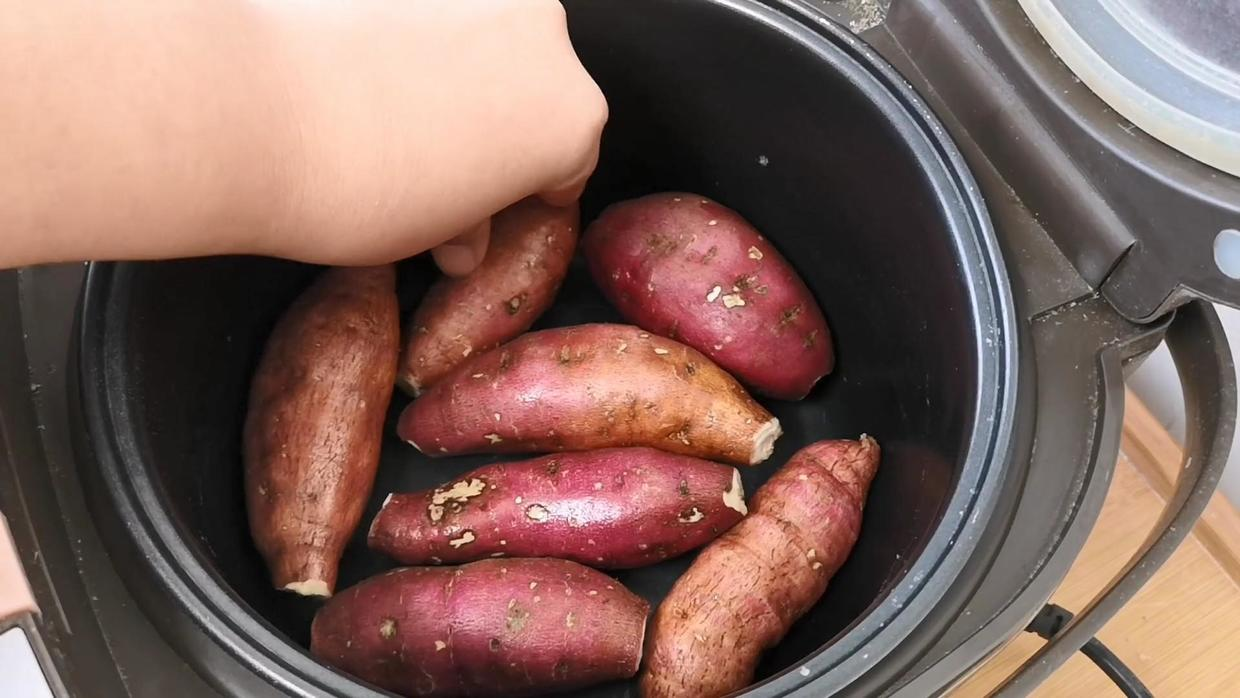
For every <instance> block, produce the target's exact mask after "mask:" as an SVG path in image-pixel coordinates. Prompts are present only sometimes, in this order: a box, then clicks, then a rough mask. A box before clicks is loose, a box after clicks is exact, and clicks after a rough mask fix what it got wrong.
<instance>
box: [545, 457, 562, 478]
mask: <svg viewBox="0 0 1240 698" xmlns="http://www.w3.org/2000/svg"><path fill="white" fill-rule="evenodd" d="M559 472H560V460H559V459H558V458H553V459H551V461H549V462H548V463H547V474H548V475H550V476H552V477H555V476H556V475H558V474H559Z"/></svg>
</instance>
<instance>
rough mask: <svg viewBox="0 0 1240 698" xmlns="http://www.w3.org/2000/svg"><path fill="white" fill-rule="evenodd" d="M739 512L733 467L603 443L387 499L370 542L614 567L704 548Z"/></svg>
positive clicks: (406, 558) (407, 549)
mask: <svg viewBox="0 0 1240 698" xmlns="http://www.w3.org/2000/svg"><path fill="white" fill-rule="evenodd" d="M744 515H745V500H744V491H743V489H742V486H741V475H740V473H738V472H737V471H736V468H731V467H728V466H725V465H719V464H718V463H712V462H710V461H705V460H700V459H698V458H690V457H688V456H678V455H673V454H671V453H664V452H662V451H656V450H654V449H652V448H611V449H600V450H597V451H585V452H579V453H564V454H559V455H554V456H546V457H543V458H536V459H534V460H528V461H522V462H519V463H499V464H496V465H488V466H484V467H482V468H478V469H477V470H474V471H472V472H469V473H466V474H464V475H462V476H460V477H459V478H457V479H456V480H455V481H453V482H450V483H448V484H445V485H443V486H442V487H438V488H436V489H433V490H427V491H424V492H415V493H413V494H394V495H391V496H389V497H388V499H387V501H385V502H384V503H383V508H382V509H381V510H380V511H379V514H378V516H376V517H375V521H374V524H372V525H371V527H370V547H371V548H373V549H375V550H378V551H380V552H383V553H385V554H387V555H388V556H390V557H392V558H395V559H396V560H397V561H399V562H401V563H403V564H407V565H425V564H432V563H433V564H441V563H445V562H446V563H449V564H455V563H461V562H469V561H470V560H481V559H485V558H489V557H499V556H512V557H557V558H563V559H566V560H575V561H577V562H580V563H583V564H586V565H590V566H591V567H602V568H612V569H620V568H627V567H641V566H644V565H650V564H654V563H656V562H659V561H661V560H666V559H667V558H669V557H675V556H677V555H680V554H682V553H685V552H687V551H689V550H692V549H694V548H697V547H699V546H702V545H705V544H706V543H707V542H709V541H710V540H712V539H714V538H715V537H716V536H718V535H719V534H720V533H723V532H724V531H726V530H728V529H729V528H731V527H732V526H733V525H735V524H736V522H737V521H740V520H741V517H742V516H744Z"/></svg>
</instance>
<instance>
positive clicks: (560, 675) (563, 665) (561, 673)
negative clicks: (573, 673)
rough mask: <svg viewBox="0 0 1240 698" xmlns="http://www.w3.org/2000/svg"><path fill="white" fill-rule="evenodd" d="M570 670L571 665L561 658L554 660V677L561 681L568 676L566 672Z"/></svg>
mask: <svg viewBox="0 0 1240 698" xmlns="http://www.w3.org/2000/svg"><path fill="white" fill-rule="evenodd" d="M570 670H571V667H570V666H569V665H568V662H567V661H565V660H563V659H561V660H560V661H558V662H556V663H555V669H553V671H554V672H555V678H556V679H558V680H560V681H563V680H564V679H567V678H568V672H569V671H570Z"/></svg>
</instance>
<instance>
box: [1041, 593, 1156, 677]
mask: <svg viewBox="0 0 1240 698" xmlns="http://www.w3.org/2000/svg"><path fill="white" fill-rule="evenodd" d="M1071 620H1072V612H1071V611H1069V610H1067V609H1066V608H1063V607H1062V606H1056V605H1055V604H1053V603H1048V604H1046V605H1045V606H1043V607H1042V610H1041V611H1038V615H1036V616H1034V618H1033V620H1032V621H1030V622H1029V627H1027V628H1025V631H1026V632H1031V633H1036V634H1037V635H1038V636H1039V637H1041V638H1042V639H1043V640H1050V639H1052V638H1054V637H1055V636H1056V635H1058V634H1059V631H1060V630H1062V629H1063V627H1064V626H1065V625H1067V624H1068V622H1069V621H1071ZM1081 654H1084V655H1085V656H1086V657H1089V659H1090V661H1092V662H1093V663H1094V664H1096V665H1098V668H1099V669H1101V670H1102V672H1103V673H1104V674H1106V675H1107V677H1108V678H1110V679H1111V680H1112V681H1114V682H1115V685H1116V686H1118V687H1119V690H1121V691H1123V693H1124V695H1125V696H1127V697H1128V698H1154V694H1153V693H1150V689H1148V688H1146V687H1145V684H1143V683H1141V679H1139V678H1137V675H1136V674H1134V673H1132V669H1129V668H1128V667H1127V666H1125V665H1124V663H1123V662H1121V661H1120V659H1119V657H1116V656H1115V653H1114V652H1112V651H1111V650H1109V649H1107V646H1106V645H1104V644H1102V643H1101V642H1099V641H1098V638H1096V637H1093V638H1090V639H1089V642H1086V643H1085V644H1084V645H1082V646H1081Z"/></svg>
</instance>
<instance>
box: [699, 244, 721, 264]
mask: <svg viewBox="0 0 1240 698" xmlns="http://www.w3.org/2000/svg"><path fill="white" fill-rule="evenodd" d="M718 254H719V247H718V245H711V246H710V249H708V250H706V254H704V255H702V258H701V259H699V260H698V261H699V262H700V263H702V264H710V263H711V262H712V261H714V259H715V256H716V255H718Z"/></svg>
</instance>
